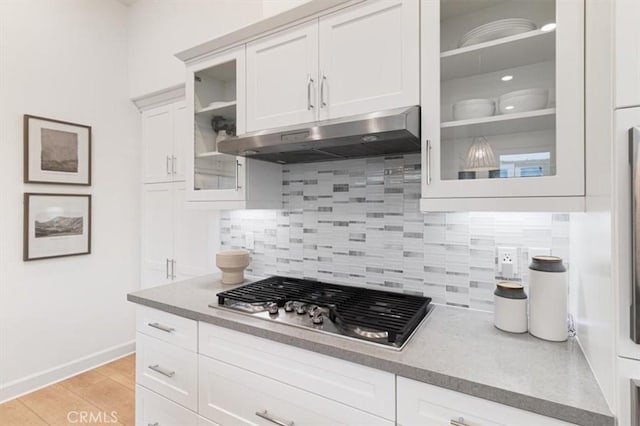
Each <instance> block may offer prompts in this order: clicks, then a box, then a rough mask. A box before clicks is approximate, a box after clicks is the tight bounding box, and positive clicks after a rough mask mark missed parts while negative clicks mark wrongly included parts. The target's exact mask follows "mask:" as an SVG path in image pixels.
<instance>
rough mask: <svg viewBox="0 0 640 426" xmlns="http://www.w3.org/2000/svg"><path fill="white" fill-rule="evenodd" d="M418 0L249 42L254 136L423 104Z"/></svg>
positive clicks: (379, 5)
mask: <svg viewBox="0 0 640 426" xmlns="http://www.w3.org/2000/svg"><path fill="white" fill-rule="evenodd" d="M419 15H420V14H419V3H418V0H372V1H366V2H363V3H361V4H356V5H354V6H352V7H349V8H346V9H344V10H339V11H337V12H335V13H333V14H330V15H327V16H322V17H320V18H319V19H316V20H313V21H309V22H307V23H304V24H301V25H298V26H295V27H293V28H291V29H287V30H284V31H280V32H277V33H275V34H273V35H270V36H267V37H265V38H262V39H259V40H256V41H254V42H251V43H248V44H247V131H256V130H262V129H268V128H274V127H280V126H287V125H292V124H299V123H308V122H312V121H316V120H324V119H328V118H339V117H346V116H350V115H356V114H361V113H366V112H373V111H380V110H385V109H390V108H396V107H404V106H411V105H417V104H418V103H419V101H420V83H419V81H420V60H419V58H420V49H419V41H420V29H419V28H420V17H419Z"/></svg>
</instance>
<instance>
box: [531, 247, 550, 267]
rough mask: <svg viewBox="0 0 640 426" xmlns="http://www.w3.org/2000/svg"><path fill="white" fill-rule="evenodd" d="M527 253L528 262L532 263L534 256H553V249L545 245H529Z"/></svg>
mask: <svg viewBox="0 0 640 426" xmlns="http://www.w3.org/2000/svg"><path fill="white" fill-rule="evenodd" d="M527 254H528V257H527V262H528V263H527V264H528V265H531V258H532V257H533V256H551V249H550V248H544V247H529V248H528V253H527Z"/></svg>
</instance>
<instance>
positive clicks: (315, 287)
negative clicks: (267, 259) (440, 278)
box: [218, 276, 431, 345]
mask: <svg viewBox="0 0 640 426" xmlns="http://www.w3.org/2000/svg"><path fill="white" fill-rule="evenodd" d="M226 299H229V300H232V301H237V302H244V303H254V304H259V303H267V302H276V303H277V304H278V305H279V306H283V305H284V303H285V302H286V301H288V300H292V301H296V302H303V303H310V304H315V305H318V306H323V307H328V308H329V311H330V315H329V316H330V319H331V321H334V322H336V323H337V324H340V325H341V326H343V327H345V328H347V329H350V330H353V329H354V328H359V329H367V330H375V331H380V332H386V333H387V340H388V342H389V343H393V344H395V345H400V344H402V342H404V341H405V340H406V339H407V338H408V337H409V336H410V335H411V333H412V332H413V330H414V329H415V328H416V327H417V326H418V324H420V321H421V320H422V318H424V317H425V316H426V314H427V307H428V305H429V303H431V298H429V297H421V296H413V295H408V294H402V293H393V292H387V291H381V290H372V289H366V288H358V287H349V286H341V285H337V284H325V283H322V282H318V281H311V280H303V279H297V278H286V277H278V276H276V277H271V278H267V279H264V280H261V281H256V282H254V283H251V284H247V285H245V286H242V287H237V288H234V289H231V290H227V291H223V292H221V293H218V304H219V305H224V302H225V300H226Z"/></svg>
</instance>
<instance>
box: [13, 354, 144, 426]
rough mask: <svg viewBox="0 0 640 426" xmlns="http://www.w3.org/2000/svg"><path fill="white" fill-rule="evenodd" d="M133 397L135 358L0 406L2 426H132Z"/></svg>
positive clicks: (75, 377) (115, 362) (124, 359)
mask: <svg viewBox="0 0 640 426" xmlns="http://www.w3.org/2000/svg"><path fill="white" fill-rule="evenodd" d="M134 395H135V355H129V356H126V357H124V358H120V359H118V360H116V361H114V362H112V363H109V364H105V365H103V366H102V367H98V368H96V369H94V370H90V371H87V372H85V373H82V374H79V375H77V376H74V377H72V378H70V379H67V380H65V381H62V382H59V383H56V384H54V385H51V386H48V387H46V388H43V389H40V390H38V391H35V392H33V393H30V394H28V395H25V396H22V397H20V398H17V399H14V400H12V401H9V402H5V403H4V404H0V425H2V426H31V425H34V426H36V425H55V426H57V425H74V424H77V425H87V424H91V425H110V426H119V425H122V426H128V425H131V426H133V425H134V423H135V417H134V406H135V404H134V397H135V396H134ZM83 413H84V414H83Z"/></svg>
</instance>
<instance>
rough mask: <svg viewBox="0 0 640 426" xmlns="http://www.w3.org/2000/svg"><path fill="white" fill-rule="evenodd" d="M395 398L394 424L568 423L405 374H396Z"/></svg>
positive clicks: (542, 425)
mask: <svg viewBox="0 0 640 426" xmlns="http://www.w3.org/2000/svg"><path fill="white" fill-rule="evenodd" d="M397 398H398V399H397V401H398V406H397V409H398V422H397V424H398V425H401V426H414V425H421V426H450V425H457V426H532V425H535V426H569V425H571V423H566V422H563V421H561V420H556V419H552V418H550V417H545V416H540V415H537V414H533V413H530V412H528V411H523V410H519V409H517V408H513V407H508V406H506V405H502V404H498V403H495V402H491V401H487V400H484V399H481V398H476V397H473V396H469V395H465V394H462V393H460V392H454V391H451V390H448V389H443V388H440V387H437V386H432V385H428V384H426V383H423V382H418V381H415V380H411V379H406V378H404V377H398V380H397Z"/></svg>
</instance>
